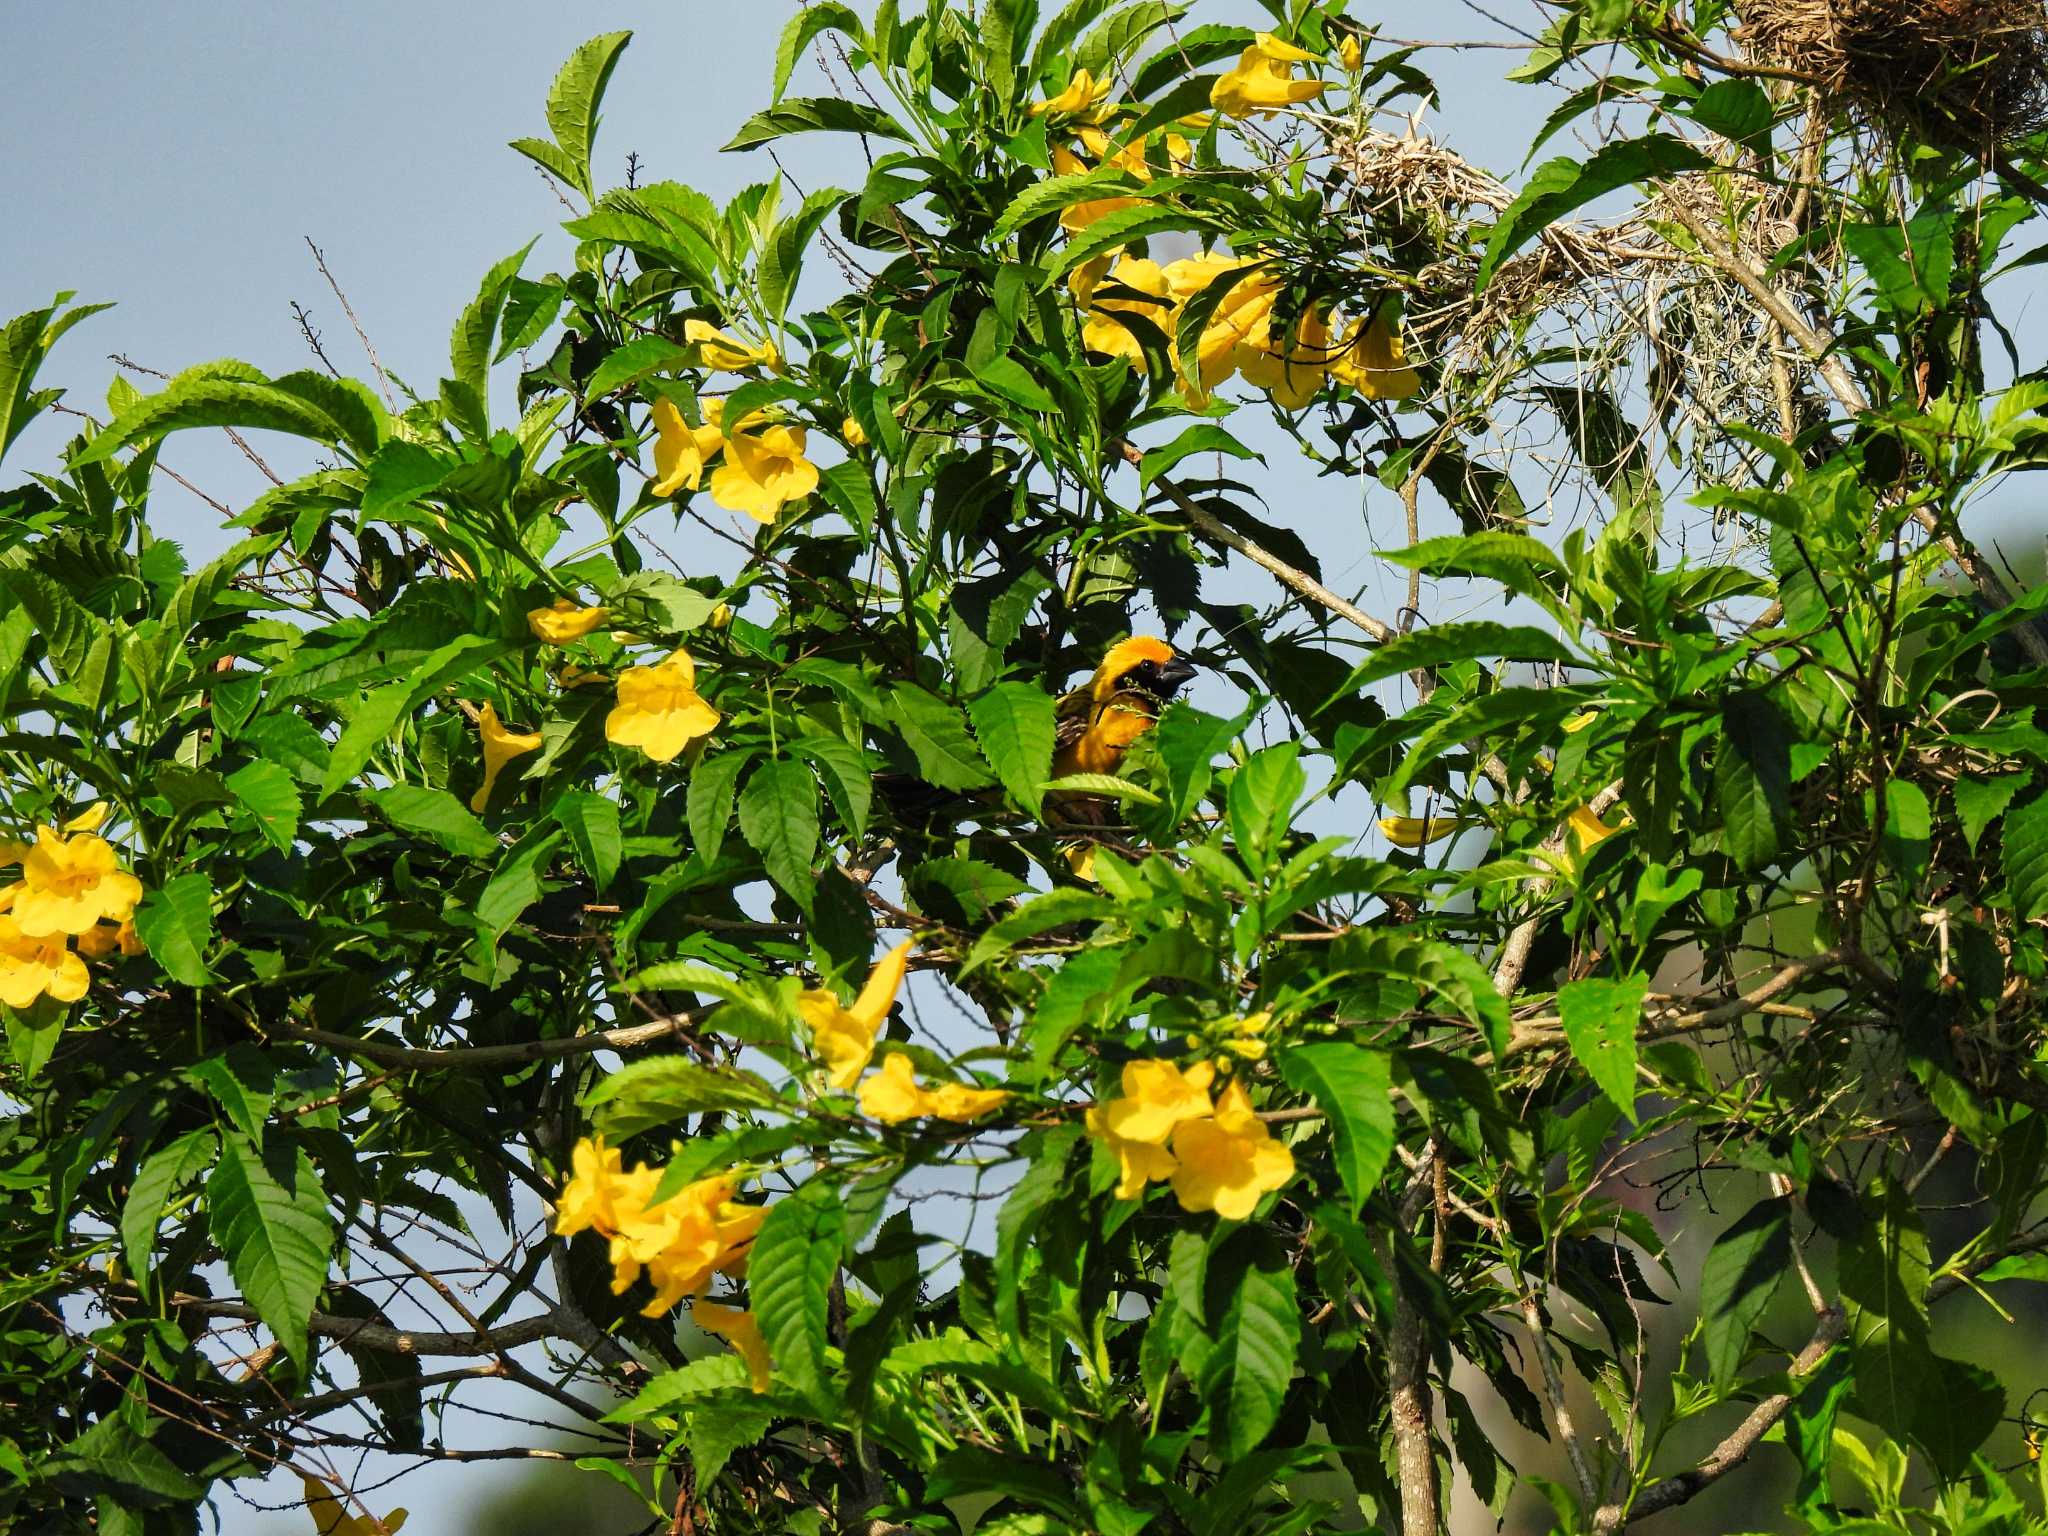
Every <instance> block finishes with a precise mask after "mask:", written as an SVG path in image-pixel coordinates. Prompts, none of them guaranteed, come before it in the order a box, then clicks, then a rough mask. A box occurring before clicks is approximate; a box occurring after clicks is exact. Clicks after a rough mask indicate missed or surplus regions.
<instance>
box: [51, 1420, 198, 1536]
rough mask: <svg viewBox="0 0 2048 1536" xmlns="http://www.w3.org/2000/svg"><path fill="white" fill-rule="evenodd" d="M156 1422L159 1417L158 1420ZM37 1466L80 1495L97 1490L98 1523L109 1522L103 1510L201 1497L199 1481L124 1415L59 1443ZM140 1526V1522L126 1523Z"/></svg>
mask: <svg viewBox="0 0 2048 1536" xmlns="http://www.w3.org/2000/svg"><path fill="white" fill-rule="evenodd" d="M156 1422H162V1421H161V1420H158V1421H156ZM36 1471H37V1472H38V1473H39V1474H40V1475H41V1476H42V1477H46V1478H48V1479H49V1480H50V1481H51V1482H52V1483H54V1484H56V1485H57V1486H58V1487H59V1488H66V1489H70V1490H72V1491H74V1492H76V1493H78V1494H80V1495H86V1496H89V1495H99V1496H100V1497H101V1498H102V1500H103V1501H104V1502H103V1503H102V1505H101V1511H102V1513H101V1519H100V1522H99V1525H100V1528H102V1529H105V1528H106V1527H107V1525H108V1524H109V1522H108V1521H107V1520H106V1518H105V1511H106V1510H107V1509H109V1508H112V1509H126V1508H134V1509H162V1508H165V1507H168V1506H170V1505H176V1504H186V1505H190V1504H195V1503H197V1502H198V1501H199V1500H200V1499H202V1498H204V1497H205V1496H206V1488H205V1485H204V1484H201V1483H199V1482H196V1481H194V1480H193V1479H192V1478H191V1477H190V1476H189V1475H187V1474H186V1473H185V1472H184V1471H182V1470H181V1469H180V1468H179V1467H178V1465H177V1463H175V1462H174V1461H172V1460H171V1459H170V1457H168V1456H166V1455H165V1454H164V1453H163V1452H162V1451H160V1450H158V1449H157V1448H156V1446H155V1445H153V1444H152V1443H150V1442H149V1441H148V1440H145V1439H144V1438H143V1437H142V1436H141V1435H139V1434H137V1433H136V1432H135V1430H134V1428H133V1427H132V1426H131V1425H130V1424H129V1422H128V1420H127V1418H126V1417H125V1416H124V1415H122V1414H118V1413H110V1414H107V1415H106V1416H105V1417H104V1418H102V1419H101V1420H100V1421H99V1422H98V1423H96V1424H94V1425H93V1426H92V1428H90V1429H88V1430H87V1431H86V1432H85V1433H84V1434H82V1435H80V1436H78V1438H77V1439H75V1440H73V1441H71V1442H70V1443H69V1444H67V1445H64V1446H62V1447H60V1448H59V1449H58V1451H57V1453H56V1454H55V1455H54V1456H52V1457H50V1459H49V1460H48V1461H46V1462H44V1463H43V1464H42V1465H41V1466H39V1467H37V1468H36ZM129 1528H130V1529H131V1530H135V1531H140V1530H141V1529H142V1525H141V1523H140V1522H139V1521H138V1522H134V1523H133V1524H131V1526H130V1527H129Z"/></svg>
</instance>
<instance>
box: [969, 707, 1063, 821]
mask: <svg viewBox="0 0 2048 1536" xmlns="http://www.w3.org/2000/svg"><path fill="white" fill-rule="evenodd" d="M967 714H968V718H969V719H971V720H972V721H973V722H974V734H975V736H976V737H977V738H979V740H980V742H981V754H982V756H983V757H985V758H987V759H988V762H989V766H990V767H992V768H994V769H995V771H996V777H997V779H998V780H999V781H1000V782H1001V783H1002V786H1003V790H1004V792H1005V793H1006V794H1008V795H1009V797H1010V802H1011V803H1012V804H1013V805H1015V806H1016V807H1017V808H1018V809H1019V810H1021V811H1025V812H1028V813H1029V814H1030V815H1032V816H1037V815H1038V814H1039V813H1040V807H1041V804H1042V801H1043V798H1044V790H1043V788H1042V784H1043V781H1044V778H1045V771H1046V767H1047V765H1048V764H1050V763H1051V762H1052V753H1053V742H1054V738H1055V736H1056V734H1057V731H1058V728H1059V722H1058V711H1057V707H1056V706H1055V705H1054V703H1053V700H1052V698H1051V697H1050V695H1048V694H1047V693H1046V692H1045V690H1044V689H1042V688H1038V687H1036V686H1034V685H1033V684H1031V683H1022V682H1016V683H997V684H996V685H995V687H993V688H991V689H990V690H989V691H988V692H987V693H984V694H982V695H981V696H980V697H979V698H977V699H974V700H973V701H971V702H970V703H969V704H968V706H967Z"/></svg>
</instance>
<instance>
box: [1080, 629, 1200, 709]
mask: <svg viewBox="0 0 2048 1536" xmlns="http://www.w3.org/2000/svg"><path fill="white" fill-rule="evenodd" d="M1194 675H1195V669H1194V667H1193V666H1192V665H1191V664H1190V663H1188V662H1187V661H1186V660H1184V659H1183V658H1182V657H1181V656H1180V655H1178V654H1177V653H1176V652H1175V651H1174V648H1173V647H1172V646H1170V645H1168V644H1167V643H1166V642H1165V641H1164V640H1161V639H1160V638H1159V637H1158V636H1157V635H1133V636H1131V638H1130V639H1128V640H1119V641H1118V642H1117V643H1116V644H1115V645H1112V646H1111V647H1110V648H1109V654H1108V655H1106V656H1104V657H1103V658H1102V665H1101V666H1099V667H1097V668H1096V669H1095V677H1094V679H1093V682H1092V683H1091V685H1090V691H1091V692H1092V693H1093V694H1094V697H1095V700H1096V702H1097V703H1101V702H1102V701H1103V700H1105V699H1107V698H1109V697H1111V696H1112V695H1113V694H1116V693H1119V692H1121V691H1122V690H1124V689H1126V688H1135V689H1137V690H1138V691H1139V692H1141V693H1149V694H1151V695H1152V696H1153V697H1154V698H1157V699H1159V700H1160V701H1162V702H1164V701H1165V700H1167V699H1170V698H1172V697H1173V694H1174V690H1175V689H1177V688H1179V687H1180V685H1181V684H1182V683H1184V682H1186V681H1187V680H1188V679H1189V678H1191V677H1193V676H1194Z"/></svg>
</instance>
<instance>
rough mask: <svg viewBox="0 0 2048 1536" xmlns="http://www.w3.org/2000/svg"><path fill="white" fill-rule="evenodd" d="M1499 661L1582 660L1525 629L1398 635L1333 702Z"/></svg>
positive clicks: (1471, 627) (1436, 627)
mask: <svg viewBox="0 0 2048 1536" xmlns="http://www.w3.org/2000/svg"><path fill="white" fill-rule="evenodd" d="M1482 656H1497V657H1499V658H1501V659H1502V660H1503V661H1526V662H1564V663H1567V664H1570V663H1576V662H1577V661H1578V660H1579V657H1578V656H1577V654H1576V653H1575V652H1574V651H1573V650H1572V648H1571V647H1570V646H1568V645H1566V644H1565V643H1564V642H1563V641H1562V640H1560V639H1558V638H1557V637H1556V636H1555V635H1553V634H1550V633H1549V632H1548V631H1546V630H1541V629H1531V628H1529V627H1528V626H1527V625H1522V624H1493V623H1488V622H1486V621H1483V620H1481V621H1476V622H1473V623H1468V624H1430V625H1426V626H1424V627H1423V628H1421V629H1418V630H1415V631H1413V632H1412V633H1410V634H1405V635H1396V636H1394V637H1393V638H1392V639H1391V640H1388V641H1387V642H1386V643H1385V644H1383V645H1381V646H1378V647H1377V648H1375V649H1374V651H1373V653H1372V654H1371V655H1370V656H1368V657H1366V659H1365V660H1364V661H1361V662H1360V663H1359V664H1358V665H1357V666H1355V667H1353V668H1352V669H1351V675H1350V676H1349V677H1347V678H1345V679H1344V686H1343V687H1342V688H1340V689H1339V690H1338V691H1337V693H1336V694H1335V695H1333V697H1343V696H1345V695H1348V694H1352V693H1356V692H1357V691H1358V690H1359V689H1361V688H1366V687H1369V686H1371V685H1372V684H1374V683H1377V682H1380V681H1381V680H1383V679H1385V678H1389V677H1395V676H1398V675H1399V674H1401V673H1403V672H1421V671H1428V670H1431V669H1434V668H1437V667H1443V666H1449V665H1451V664H1452V663H1454V662H1459V661H1473V660H1477V659H1478V658H1480V657H1482Z"/></svg>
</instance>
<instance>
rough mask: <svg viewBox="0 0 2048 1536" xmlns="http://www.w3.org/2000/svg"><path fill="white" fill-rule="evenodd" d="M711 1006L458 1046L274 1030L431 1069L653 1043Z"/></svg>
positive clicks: (626, 1048) (302, 1029) (503, 1063)
mask: <svg viewBox="0 0 2048 1536" xmlns="http://www.w3.org/2000/svg"><path fill="white" fill-rule="evenodd" d="M709 1011H710V1010H708V1009H693V1010H691V1011H689V1012H686V1013H672V1014H668V1015H666V1016H664V1017H662V1018H659V1019H655V1020H653V1021H652V1022H651V1023H647V1024H629V1025H627V1026H625V1027H624V1028H622V1029H594V1030H592V1031H590V1032H589V1033H588V1034H582V1035H565V1036H562V1037H560V1038H558V1039H553V1040H520V1041H516V1042H514V1043H513V1044H510V1045H463V1046H451V1047H447V1048H443V1049H432V1048H424V1047H420V1046H412V1045H396V1044H392V1043H389V1042H386V1041H383V1040H360V1039H357V1038H356V1037H355V1036H354V1035H338V1034H335V1033H333V1032H332V1031H331V1030H325V1029H308V1028H306V1027H304V1026H302V1025H297V1024H286V1025H284V1026H283V1027H282V1029H281V1030H280V1031H279V1032H280V1033H282V1034H287V1035H290V1036H291V1037H292V1038H293V1039H294V1040H304V1041H305V1042H306V1043H307V1044H309V1045H325V1046H330V1047H332V1048H333V1049H334V1050H337V1051H346V1052H348V1053H350V1054H351V1055H355V1056H367V1057H369V1058H370V1060H372V1061H380V1062H383V1063H384V1064H385V1065H386V1066H393V1067H410V1068H412V1069H413V1070H414V1071H419V1072H433V1071H438V1070H441V1069H443V1068H450V1067H454V1068H467V1067H501V1066H510V1065H513V1064H515V1063H518V1062H525V1061H547V1060H549V1059H551V1058H553V1057H556V1056H581V1055H584V1054H586V1053H588V1052H591V1051H629V1050H632V1049H633V1048H634V1047H635V1046H641V1045H652V1044H653V1043H654V1042H655V1041H657V1040H670V1039H676V1038H679V1036H680V1032H681V1031H682V1030H684V1029H686V1028H688V1027H689V1026H690V1025H692V1024H695V1023H697V1022H698V1021H699V1020H701V1019H703V1018H704V1017H705V1016H706V1014H707V1013H708V1012H709Z"/></svg>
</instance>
